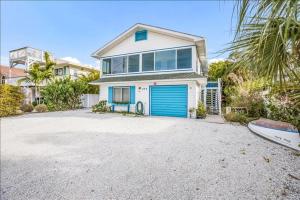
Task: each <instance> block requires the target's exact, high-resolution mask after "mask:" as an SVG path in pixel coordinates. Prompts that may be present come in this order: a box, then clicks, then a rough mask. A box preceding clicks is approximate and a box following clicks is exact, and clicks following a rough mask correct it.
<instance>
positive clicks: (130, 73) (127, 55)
mask: <svg viewBox="0 0 300 200" xmlns="http://www.w3.org/2000/svg"><path fill="white" fill-rule="evenodd" d="M184 49H191V59H192V62H191V64H192V66H191V68H185V69H178V66H177V51H178V50H184ZM162 51H175V69H169V70H156V63H155V61H156V53H157V52H162ZM148 53H153V54H154V59H153V60H154V66H153V69H154V70H153V71H143V54H148ZM132 55H140V60H141V61H140V62H141V67H140V68H139V70H140V71H139V72H128V63H129V58H128V57H129V56H132ZM119 57H126V58H127V72H126V73H116V74H113V73H112V59H113V58H119ZM101 59H102V62H101V63H102V65H103V60H104V59H111V70H110V71H111V74H103V77H110V76H118V75H121V76H124V75H132V74H140V73H159V72H171V71H193V68H194V67H193V48H192V47H182V48H180V47H176V48H168V49H161V50H152V51H147V52H144V53H143V52H140V53H135V54H125V55H120V56H109V57H105V58H101ZM196 64H197V63H196ZM101 67H102V66H101Z"/></svg>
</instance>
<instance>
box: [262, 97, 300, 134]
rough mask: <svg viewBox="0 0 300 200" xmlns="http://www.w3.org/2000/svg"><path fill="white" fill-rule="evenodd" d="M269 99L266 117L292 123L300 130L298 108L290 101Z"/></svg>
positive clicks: (299, 111) (299, 112)
mask: <svg viewBox="0 0 300 200" xmlns="http://www.w3.org/2000/svg"><path fill="white" fill-rule="evenodd" d="M283 102H284V101H283V100H278V99H277V100H275V99H271V100H270V101H269V102H268V104H267V110H268V118H269V119H272V120H279V121H283V122H288V123H291V124H293V125H294V126H296V127H297V129H298V130H300V108H299V107H296V106H293V105H292V104H291V102H285V103H283Z"/></svg>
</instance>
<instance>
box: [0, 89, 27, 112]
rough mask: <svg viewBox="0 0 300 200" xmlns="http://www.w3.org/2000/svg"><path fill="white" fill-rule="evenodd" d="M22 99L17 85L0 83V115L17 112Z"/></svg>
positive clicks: (22, 96)
mask: <svg viewBox="0 0 300 200" xmlns="http://www.w3.org/2000/svg"><path fill="white" fill-rule="evenodd" d="M23 99H24V95H23V93H22V92H21V90H20V88H19V87H15V86H11V85H6V84H3V85H0V117H5V116H9V115H15V114H17V112H18V110H20V106H21V104H22V101H23Z"/></svg>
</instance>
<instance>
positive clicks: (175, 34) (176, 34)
mask: <svg viewBox="0 0 300 200" xmlns="http://www.w3.org/2000/svg"><path fill="white" fill-rule="evenodd" d="M139 29H146V30H148V31H153V32H158V33H162V34H165V35H170V36H173V37H176V38H180V39H184V40H189V41H194V42H197V41H201V40H204V38H203V37H200V36H195V35H190V34H187V33H181V32H177V31H173V30H169V29H165V28H160V27H155V26H150V25H145V24H139V23H138V24H135V25H134V26H132V27H131V28H129V29H128V30H126V31H125V32H123V33H122V34H120V35H119V36H117V37H116V38H115V39H113V40H111V41H110V42H108V43H107V44H105V45H104V46H103V47H101V48H99V49H97V50H96V51H95V52H94V53H92V55H91V56H92V57H95V58H99V57H101V56H100V55H99V54H101V53H103V51H105V50H106V49H109V48H110V47H113V46H114V44H115V43H118V42H120V41H122V40H124V39H125V38H126V37H127V36H128V35H130V34H132V33H133V32H135V31H137V30H139Z"/></svg>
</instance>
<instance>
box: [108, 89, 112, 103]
mask: <svg viewBox="0 0 300 200" xmlns="http://www.w3.org/2000/svg"><path fill="white" fill-rule="evenodd" d="M112 100H113V87H111V86H109V87H108V103H112Z"/></svg>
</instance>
